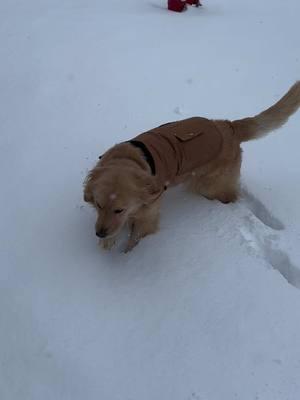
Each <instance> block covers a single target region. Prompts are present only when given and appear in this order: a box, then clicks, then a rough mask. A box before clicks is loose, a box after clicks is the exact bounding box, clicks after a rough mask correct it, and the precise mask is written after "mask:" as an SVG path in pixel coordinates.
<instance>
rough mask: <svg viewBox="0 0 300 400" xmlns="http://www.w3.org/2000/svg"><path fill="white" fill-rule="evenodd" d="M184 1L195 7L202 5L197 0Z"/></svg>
mask: <svg viewBox="0 0 300 400" xmlns="http://www.w3.org/2000/svg"><path fill="white" fill-rule="evenodd" d="M186 2H187V3H188V4H190V5H191V6H196V7H199V6H202V4H201V3H200V1H199V0H186Z"/></svg>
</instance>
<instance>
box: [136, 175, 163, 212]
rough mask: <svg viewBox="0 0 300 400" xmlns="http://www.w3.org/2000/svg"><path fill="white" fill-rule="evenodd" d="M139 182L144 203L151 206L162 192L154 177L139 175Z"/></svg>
mask: <svg viewBox="0 0 300 400" xmlns="http://www.w3.org/2000/svg"><path fill="white" fill-rule="evenodd" d="M137 181H138V189H139V193H140V196H141V200H142V201H143V203H145V204H149V203H151V202H152V201H154V200H155V199H156V198H157V197H158V196H159V195H160V192H161V190H160V187H159V184H158V182H157V179H156V178H155V177H154V176H151V175H149V174H147V173H140V174H138V175H137Z"/></svg>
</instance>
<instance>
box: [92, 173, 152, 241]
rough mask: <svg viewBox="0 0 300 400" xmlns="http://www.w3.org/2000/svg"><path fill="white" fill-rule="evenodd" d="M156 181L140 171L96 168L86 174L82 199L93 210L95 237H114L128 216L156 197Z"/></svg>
mask: <svg viewBox="0 0 300 400" xmlns="http://www.w3.org/2000/svg"><path fill="white" fill-rule="evenodd" d="M159 193H160V190H159V188H158V185H157V183H156V180H155V178H154V177H153V176H151V175H150V174H148V173H146V172H144V171H143V170H137V169H135V168H128V167H125V168H121V167H119V166H110V167H102V166H96V167H95V168H94V169H92V170H91V171H90V173H89V174H88V176H87V178H86V181H85V186H84V200H85V201H86V202H88V203H90V204H91V205H92V206H93V207H94V208H95V209H96V211H97V214H98V216H97V221H96V225H95V229H96V235H97V236H98V237H100V238H110V237H114V236H116V235H117V234H118V233H119V232H120V230H121V229H122V227H123V226H124V225H125V224H126V222H127V221H128V219H129V217H130V216H133V215H134V214H136V213H137V212H138V211H139V210H140V209H141V208H142V207H144V206H147V205H149V204H150V203H151V202H153V201H155V199H156V198H157V196H159Z"/></svg>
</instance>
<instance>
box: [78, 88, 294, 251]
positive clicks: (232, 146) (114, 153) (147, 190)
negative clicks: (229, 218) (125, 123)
mask: <svg viewBox="0 0 300 400" xmlns="http://www.w3.org/2000/svg"><path fill="white" fill-rule="evenodd" d="M299 106H300V81H298V82H296V83H295V84H294V85H293V86H292V87H291V88H290V90H289V91H288V92H287V93H286V94H285V95H284V96H283V97H282V98H281V99H280V100H279V101H278V102H277V103H276V104H275V105H273V106H272V107H270V108H268V109H267V110H265V111H263V112H262V113H260V114H258V115H256V116H254V117H249V118H244V119H240V120H235V121H232V122H231V124H232V127H233V131H234V134H232V131H231V130H230V131H229V130H228V128H227V126H228V125H227V124H225V123H224V121H221V120H215V121H214V122H215V124H217V126H218V129H219V130H220V131H221V132H222V136H223V147H222V150H221V152H220V153H219V155H218V156H217V157H216V158H215V159H214V160H212V161H211V162H209V163H207V164H206V165H205V166H202V167H199V168H198V169H195V170H194V171H193V173H192V174H187V175H185V176H183V177H181V178H180V179H179V180H178V181H176V182H173V184H174V185H176V184H179V183H186V185H187V187H188V189H190V190H192V191H193V192H196V193H198V194H201V195H203V196H205V197H207V198H209V199H218V200H220V201H221V202H223V203H228V202H234V201H235V200H236V199H237V197H238V194H239V178H240V167H241V160H242V157H241V153H242V151H241V147H240V143H241V142H245V141H249V140H253V139H258V138H260V137H262V136H264V135H266V134H267V133H269V132H270V131H272V130H274V129H277V128H279V127H280V126H282V125H283V124H284V123H285V122H286V121H287V120H288V118H289V117H290V116H291V115H292V114H293V113H294V112H295V111H296V110H297V109H298V108H299ZM160 199H161V192H160V189H159V188H158V186H157V183H156V180H155V177H153V176H152V175H151V172H150V167H149V165H148V163H147V162H146V161H145V160H144V158H143V157H142V153H141V151H140V150H139V149H138V148H136V147H133V146H132V145H131V144H128V143H122V144H118V145H116V146H114V147H113V148H111V149H110V150H108V151H107V152H106V153H105V154H104V155H103V157H102V158H101V160H100V161H99V162H98V163H97V165H96V166H95V167H94V168H93V169H92V170H91V171H90V173H89V174H88V176H87V178H86V181H85V187H84V200H85V201H87V202H88V203H90V204H92V205H93V206H94V207H95V209H96V210H97V214H98V218H97V221H96V226H95V229H96V234H97V236H100V237H101V240H100V242H101V244H102V247H103V248H105V249H110V248H111V247H112V246H113V245H114V243H115V238H116V236H117V235H118V233H119V232H120V231H121V229H122V228H123V226H124V225H125V224H128V226H129V230H130V236H129V240H128V243H127V246H126V249H125V251H126V252H127V251H130V250H131V249H132V248H133V247H134V246H135V245H136V244H137V243H138V242H139V240H140V239H141V238H143V237H144V236H146V235H149V234H151V233H154V232H156V231H157V229H158V225H159V209H160Z"/></svg>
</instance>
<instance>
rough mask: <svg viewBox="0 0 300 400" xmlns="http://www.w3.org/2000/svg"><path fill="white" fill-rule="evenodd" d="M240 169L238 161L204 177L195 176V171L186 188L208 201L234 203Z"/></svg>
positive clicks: (237, 190) (237, 191) (236, 196)
mask: <svg viewBox="0 0 300 400" xmlns="http://www.w3.org/2000/svg"><path fill="white" fill-rule="evenodd" d="M240 167H241V160H240V159H239V160H235V162H234V163H232V164H231V165H227V166H226V167H225V168H224V169H222V170H221V169H219V170H217V171H215V172H214V173H212V174H208V175H206V176H197V171H195V174H194V175H193V176H192V177H191V179H190V181H189V183H188V188H189V189H190V190H191V191H192V192H194V193H197V194H200V195H202V196H204V197H206V198H207V199H210V200H219V201H221V202H222V203H225V204H226V203H232V202H235V201H236V200H237V198H238V195H239V181H240Z"/></svg>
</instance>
